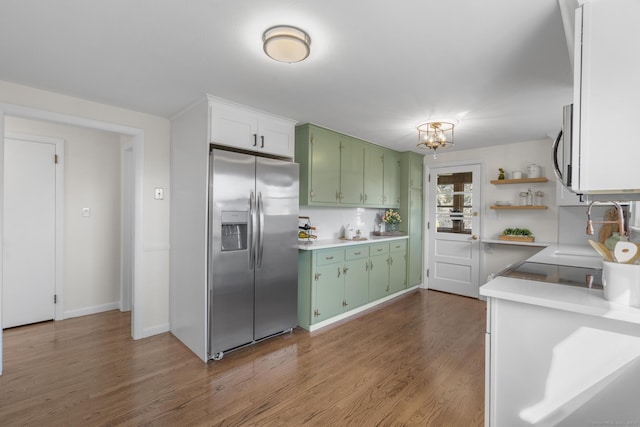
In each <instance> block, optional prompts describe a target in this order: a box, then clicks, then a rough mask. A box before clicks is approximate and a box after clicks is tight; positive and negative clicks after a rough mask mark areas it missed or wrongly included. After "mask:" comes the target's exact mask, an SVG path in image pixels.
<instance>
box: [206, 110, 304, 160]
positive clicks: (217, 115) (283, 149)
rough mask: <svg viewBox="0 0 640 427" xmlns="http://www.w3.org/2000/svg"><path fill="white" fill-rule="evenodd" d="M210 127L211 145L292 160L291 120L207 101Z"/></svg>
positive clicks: (292, 128) (292, 137) (293, 128)
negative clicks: (208, 103) (225, 146)
mask: <svg viewBox="0 0 640 427" xmlns="http://www.w3.org/2000/svg"><path fill="white" fill-rule="evenodd" d="M210 126H211V130H210V141H211V142H212V143H214V144H220V145H227V146H230V147H236V148H241V149H243V150H249V151H257V152H263V153H267V154H274V155H276V156H281V157H289V158H293V154H294V149H295V121H293V120H289V119H285V118H279V117H275V116H272V115H269V114H266V113H261V112H259V111H255V110H252V109H250V108H247V107H242V106H239V105H238V106H236V105H233V104H226V103H224V102H221V101H218V100H215V101H210Z"/></svg>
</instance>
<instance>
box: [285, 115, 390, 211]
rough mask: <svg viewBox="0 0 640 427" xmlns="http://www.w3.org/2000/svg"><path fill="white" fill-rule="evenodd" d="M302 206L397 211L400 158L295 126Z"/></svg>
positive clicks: (312, 127) (316, 129)
mask: <svg viewBox="0 0 640 427" xmlns="http://www.w3.org/2000/svg"><path fill="white" fill-rule="evenodd" d="M295 154H296V156H295V160H296V162H297V163H298V164H300V204H301V205H309V206H337V205H341V206H350V207H361V206H364V207H396V208H397V207H399V206H400V154H399V153H398V152H396V151H393V150H389V149H386V148H382V147H380V146H377V145H375V144H371V143H368V142H365V141H362V140H359V139H356V138H353V137H350V136H347V135H343V134H340V133H338V132H334V131H331V130H329V129H324V128H321V127H319V126H316V125H312V124H304V125H300V126H297V127H296V153H295Z"/></svg>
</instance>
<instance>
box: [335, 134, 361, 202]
mask: <svg viewBox="0 0 640 427" xmlns="http://www.w3.org/2000/svg"><path fill="white" fill-rule="evenodd" d="M339 199H340V203H342V204H348V205H362V202H363V200H364V143H362V142H360V141H358V140H357V139H355V138H351V137H348V136H342V137H341V139H340V193H339Z"/></svg>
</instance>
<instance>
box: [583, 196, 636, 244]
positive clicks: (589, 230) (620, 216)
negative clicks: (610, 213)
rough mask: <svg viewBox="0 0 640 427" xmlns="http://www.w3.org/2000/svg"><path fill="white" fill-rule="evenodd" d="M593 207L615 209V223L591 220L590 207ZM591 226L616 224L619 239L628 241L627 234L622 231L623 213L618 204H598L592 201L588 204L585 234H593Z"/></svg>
mask: <svg viewBox="0 0 640 427" xmlns="http://www.w3.org/2000/svg"><path fill="white" fill-rule="evenodd" d="M593 205H613V206H614V207H615V208H616V212H617V214H618V219H617V220H616V221H594V220H592V219H591V206H593ZM593 224H618V232H619V233H620V239H621V240H626V239H628V236H627V232H626V231H624V211H623V210H622V206H620V203H618V202H598V201H594V202H591V203H589V207H588V208H587V234H593Z"/></svg>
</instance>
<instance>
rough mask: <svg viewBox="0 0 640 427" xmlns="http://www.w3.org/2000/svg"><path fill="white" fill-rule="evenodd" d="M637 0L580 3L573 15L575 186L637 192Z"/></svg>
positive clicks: (639, 32)
mask: <svg viewBox="0 0 640 427" xmlns="http://www.w3.org/2000/svg"><path fill="white" fill-rule="evenodd" d="M639 15H640V2H638V1H637V0H607V1H592V2H587V3H585V4H584V5H583V6H582V7H581V8H579V9H578V10H577V14H576V49H575V70H574V117H573V123H574V125H573V139H574V147H573V159H572V160H573V164H574V165H579V170H578V171H577V172H578V173H577V174H575V175H574V180H573V183H572V187H573V189H574V191H578V192H587V193H597V192H600V193H605V194H607V193H608V194H615V193H621V192H625V191H636V192H638V191H640V174H638V173H637V168H638V158H640V144H637V143H636V141H637V135H638V126H637V121H638V99H640V80H639V79H638V75H640V55H637V52H638V49H639V48H640V26H638V24H637V17H638V16H639Z"/></svg>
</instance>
